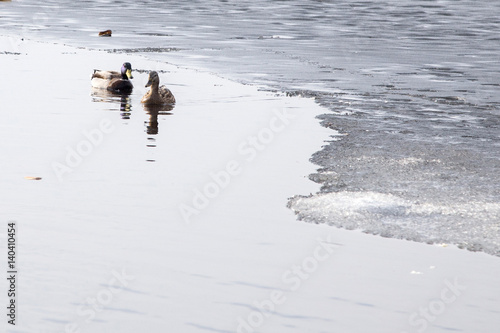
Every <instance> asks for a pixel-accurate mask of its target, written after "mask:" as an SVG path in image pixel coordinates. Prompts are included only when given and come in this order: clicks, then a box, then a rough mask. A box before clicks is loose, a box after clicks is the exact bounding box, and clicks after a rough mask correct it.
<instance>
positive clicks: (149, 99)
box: [141, 71, 175, 105]
mask: <svg viewBox="0 0 500 333" xmlns="http://www.w3.org/2000/svg"><path fill="white" fill-rule="evenodd" d="M159 85H160V78H159V77H158V73H157V72H155V71H152V72H150V73H149V79H148V83H146V88H147V87H149V86H151V89H149V91H148V92H147V93H146V94H145V95H144V96H143V97H142V100H141V102H142V103H144V104H145V105H160V104H174V103H175V97H174V94H172V92H171V91H170V90H169V89H168V88H167V87H165V86H161V87H159Z"/></svg>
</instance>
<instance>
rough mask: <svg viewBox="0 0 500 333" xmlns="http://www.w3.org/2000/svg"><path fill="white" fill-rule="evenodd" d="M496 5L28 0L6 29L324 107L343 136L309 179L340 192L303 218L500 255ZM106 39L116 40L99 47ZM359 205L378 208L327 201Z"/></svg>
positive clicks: (5, 17)
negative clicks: (107, 33) (191, 70)
mask: <svg viewBox="0 0 500 333" xmlns="http://www.w3.org/2000/svg"><path fill="white" fill-rule="evenodd" d="M35 3H36V5H33V4H35ZM499 7H500V3H498V2H493V1H486V0H482V1H445V0H443V1H434V2H429V1H310V2H308V3H304V2H302V1H286V2H283V1H252V2H242V1H239V2H236V1H190V2H189V3H174V4H172V3H167V2H160V1H143V2H134V3H127V5H126V6H123V5H122V3H121V2H113V1H85V2H70V1H63V2H61V1H46V2H44V3H43V4H42V5H40V4H39V3H37V2H34V1H28V0H25V1H19V2H13V3H12V4H10V5H9V7H7V9H6V11H4V12H3V14H2V21H1V23H0V24H1V25H2V27H3V28H5V29H7V30H10V31H18V32H22V33H23V34H25V35H33V36H43V37H44V38H46V39H48V40H52V41H64V42H66V43H70V44H73V45H84V46H88V47H94V48H99V49H107V50H109V51H110V52H134V53H139V54H144V55H146V56H147V57H149V58H152V59H157V60H160V61H162V60H163V59H165V56H164V54H165V53H166V52H168V54H169V57H168V59H169V61H173V62H176V63H181V64H187V65H189V66H195V67H200V68H205V69H208V70H211V71H215V72H217V73H219V74H222V75H227V76H230V77H232V78H236V79H238V80H241V81H244V82H251V83H254V84H260V85H263V86H265V87H266V88H267V89H278V90H286V91H289V92H291V93H292V94H295V93H296V94H304V95H308V96H314V97H316V99H317V101H318V102H319V103H321V104H322V105H324V106H326V107H328V108H329V109H330V111H331V112H330V113H329V114H327V115H325V116H323V117H322V118H323V120H324V122H323V123H324V125H325V126H328V127H331V128H333V129H336V130H339V131H340V132H342V133H343V134H345V135H343V136H341V137H339V138H337V139H338V140H337V139H336V140H335V141H334V142H332V143H331V144H330V145H329V146H327V147H325V149H324V150H323V151H321V152H318V153H317V154H315V156H314V161H315V162H316V163H318V164H319V165H320V166H321V169H320V171H319V173H318V174H315V175H312V176H311V178H312V179H313V180H315V181H318V182H321V183H322V184H323V188H322V192H323V193H326V192H333V194H330V195H329V196H325V195H324V194H321V195H319V196H318V197H317V201H314V199H310V200H306V199H303V200H299V201H300V203H301V204H300V205H298V202H299V201H298V200H295V201H293V202H292V203H291V206H292V208H293V209H295V210H296V211H297V212H298V214H299V217H300V218H302V219H304V220H308V221H311V222H325V223H329V224H333V225H337V226H340V227H346V228H361V229H363V230H366V231H368V232H372V233H377V234H382V235H385V236H389V237H400V238H408V239H414V240H419V241H423V242H435V241H439V242H441V241H443V242H453V243H456V244H460V245H461V246H463V247H466V248H470V249H474V250H484V251H486V252H488V253H491V254H497V255H498V254H499V251H500V247H499V242H500V235H499V228H498V223H499V222H498V221H499V220H500V219H499V213H498V204H497V202H499V201H500V200H499V199H500V194H499V192H500V189H499V185H498V184H500V179H499V177H500V176H499V175H500V173H499V172H498V171H499V170H498V168H499V167H498V165H499V164H500V161H499V160H500V139H499V132H500V128H499V127H500V121H499V119H500V111H499V106H500V95H499V94H498V91H499V89H500V82H499V80H498V78H499V77H500V65H499V58H498V54H499V43H498V41H499V40H500V37H499V35H498V31H499V29H500V19H499V18H498V15H497V13H498V12H499V11H500V8H499ZM88 8H92V12H91V13H90V12H89V11H88V10H87V9H88ZM27 13H28V14H29V15H26V14H27ZM104 29H112V30H113V31H114V35H113V37H112V38H108V39H102V38H98V37H96V35H97V31H101V30H104ZM349 196H352V197H353V198H358V199H359V197H364V198H370V200H371V202H372V203H371V204H370V205H371V206H373V207H375V208H376V207H377V205H380V207H379V208H380V209H375V208H374V209H365V207H364V205H363V204H360V206H359V207H355V206H353V205H354V204H352V205H349V206H348V207H344V206H341V205H331V204H327V202H323V201H322V200H323V199H325V198H329V199H330V200H333V201H335V200H339V202H342V198H348V197H349ZM377 198H378V199H377ZM388 198H390V200H389V201H390V202H392V203H391V204H390V205H389V208H387V206H386V201H387V200H388ZM354 201H356V200H354ZM319 202H323V203H324V204H325V206H324V208H323V210H322V209H321V207H322V206H318V205H317V204H318V203H319ZM394 202H396V203H397V204H394ZM393 206H395V208H391V207H393ZM384 207H385V208H384ZM352 210H354V211H356V214H350V213H349V212H350V211H352ZM346 212H347V213H346Z"/></svg>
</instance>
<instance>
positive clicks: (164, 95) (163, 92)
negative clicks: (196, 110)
mask: <svg viewBox="0 0 500 333" xmlns="http://www.w3.org/2000/svg"><path fill="white" fill-rule="evenodd" d="M158 93H159V94H160V96H161V99H162V101H163V103H165V104H174V103H175V97H174V94H172V92H171V91H170V89H168V88H167V87H165V86H161V87H160V88H159V89H158Z"/></svg>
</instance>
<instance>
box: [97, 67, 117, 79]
mask: <svg viewBox="0 0 500 333" xmlns="http://www.w3.org/2000/svg"><path fill="white" fill-rule="evenodd" d="M121 77H122V75H121V74H120V73H119V72H115V71H100V70H98V69H94V74H92V79H103V80H113V79H120V78H121Z"/></svg>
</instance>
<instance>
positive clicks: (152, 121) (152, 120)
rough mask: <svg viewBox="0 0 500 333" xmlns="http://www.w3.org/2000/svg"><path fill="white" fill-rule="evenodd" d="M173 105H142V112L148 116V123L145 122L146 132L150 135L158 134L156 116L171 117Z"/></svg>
mask: <svg viewBox="0 0 500 333" xmlns="http://www.w3.org/2000/svg"><path fill="white" fill-rule="evenodd" d="M173 109H174V106H173V105H170V104H163V105H144V110H145V111H146V112H147V113H148V114H149V121H145V122H144V123H145V124H146V132H147V133H148V134H150V135H156V134H158V115H173V113H172V112H171V111H172V110H173Z"/></svg>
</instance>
